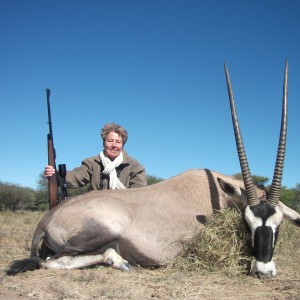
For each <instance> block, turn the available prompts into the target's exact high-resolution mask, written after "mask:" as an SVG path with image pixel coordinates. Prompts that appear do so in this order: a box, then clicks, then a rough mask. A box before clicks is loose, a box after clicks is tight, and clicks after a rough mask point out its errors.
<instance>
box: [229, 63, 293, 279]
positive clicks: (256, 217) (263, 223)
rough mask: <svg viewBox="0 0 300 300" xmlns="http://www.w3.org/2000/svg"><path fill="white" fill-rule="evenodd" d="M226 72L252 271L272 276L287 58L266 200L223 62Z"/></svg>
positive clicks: (278, 215)
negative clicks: (255, 179) (249, 157)
mask: <svg viewBox="0 0 300 300" xmlns="http://www.w3.org/2000/svg"><path fill="white" fill-rule="evenodd" d="M225 73H226V81H227V88H228V95H229V100H230V108H231V116H232V123H233V128H234V134H235V140H236V147H237V152H238V156H239V161H240V166H241V171H242V175H243V180H244V185H245V190H246V194H247V206H246V207H245V211H244V217H245V220H246V222H247V224H248V226H249V227H250V230H251V246H252V249H253V256H254V261H253V264H252V268H251V274H253V275H257V276H275V275H276V269H275V265H274V263H273V260H272V257H273V253H274V248H275V244H276V240H277V237H278V233H279V226H280V224H281V222H282V220H283V211H282V208H281V207H280V204H279V197H280V190H281V182H282V173H283V165H284V158H285V149H286V133H287V102H288V62H287V61H286V64H285V72H284V83H283V100H282V116H281V129H280V138H279V146H278V151H277V159H276V165H275V171H274V175H273V180H272V184H271V188H270V191H269V193H268V194H267V199H266V200H265V201H261V200H259V198H258V196H257V190H256V188H255V184H254V182H253V180H252V177H251V173H250V169H249V166H248V161H247V157H246V152H245V149H244V145H243V139H242V135H241V131H240V126H239V122H238V118H237V113H236V108H235V103H234V97H233V91H232V86H231V81H230V77H229V73H228V69H227V66H226V64H225Z"/></svg>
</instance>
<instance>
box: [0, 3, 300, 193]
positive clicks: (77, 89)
mask: <svg viewBox="0 0 300 300" xmlns="http://www.w3.org/2000/svg"><path fill="white" fill-rule="evenodd" d="M299 15H300V2H299V1H298V0H287V1H278V0H259V1H256V0H252V1H241V0H227V1H223V0H207V1H205V0H197V1H196V0H181V1H178V0H139V1H138V0H110V1H101V0H98V1H96V0H88V1H76V0H72V1H70V0H68V1H63V0H59V1H58V0H51V1H46V0H43V1H38V0H36V1H32V0H27V1H21V0H19V1H17V0H9V1H8V0H7V1H4V0H0V38H1V47H0V62H1V67H0V82H1V83H0V86H1V88H0V100H1V112H0V114H1V118H0V136H1V147H0V166H1V167H0V181H4V182H11V183H16V184H20V185H22V186H28V187H32V188H36V182H37V179H38V175H39V174H40V172H42V171H43V169H44V166H45V165H46V163H47V139H46V136H47V133H48V124H47V106H46V94H45V89H46V88H50V89H51V109H52V122H53V134H54V145H55V148H56V152H57V164H59V163H66V165H67V168H68V169H72V168H74V167H76V166H79V165H80V164H81V161H82V160H83V159H84V158H86V157H90V156H92V155H95V154H97V153H99V152H100V151H101V150H102V141H101V140H100V135H99V132H100V129H101V128H102V126H103V125H104V124H105V123H108V122H116V123H119V124H121V125H123V126H124V127H125V128H126V129H127V130H128V132H129V140H128V142H127V144H126V146H125V149H126V150H127V152H128V153H129V154H130V155H131V156H133V157H135V158H136V159H138V160H139V161H140V162H141V163H142V164H143V165H144V166H145V168H146V170H147V173H148V174H149V175H154V176H158V177H161V178H169V177H171V176H175V175H177V174H179V173H182V172H184V171H186V170H188V169H198V168H208V169H211V170H215V171H219V172H221V173H224V174H228V175H231V174H234V173H239V172H240V167H239V162H238V158H237V153H236V148H235V142H234V136H233V130H232V124H231V117H230V111H229V103H228V94H227V89H226V82H225V75H224V62H226V64H227V66H228V68H229V72H230V76H231V81H232V85H233V91H234V96H235V101H236V106H237V112H238V116H239V121H240V126H241V130H242V134H243V139H244V143H245V147H246V152H247V155H248V161H249V164H250V169H251V172H252V174H256V175H262V176H267V177H269V178H272V176H273V170H274V164H275V159H276V151H277V144H278V137H279V128H280V117H281V116H280V114H281V101H282V83H283V72H284V63H285V59H286V58H288V60H289V125H288V141H287V152H286V161H285V167H284V174H283V185H285V186H287V187H295V185H296V184H297V183H300V175H299V167H300V160H299V151H300V143H299V142H300V140H299V128H300V117H299V116H300V55H299V53H300V41H299V39H300V18H299Z"/></svg>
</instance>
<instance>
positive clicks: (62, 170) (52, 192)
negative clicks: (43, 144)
mask: <svg viewBox="0 0 300 300" xmlns="http://www.w3.org/2000/svg"><path fill="white" fill-rule="evenodd" d="M50 94H51V91H50V89H46V95H47V108H48V124H49V133H48V134H47V144H48V165H50V166H52V167H53V168H54V169H55V176H51V177H48V194H49V209H52V208H54V207H55V206H56V205H57V204H58V202H59V201H60V200H63V199H65V198H67V184H66V180H65V177H66V165H65V164H61V165H59V166H58V168H59V176H58V175H57V171H56V162H55V160H56V151H55V148H54V143H53V132H52V121H51V109H50ZM58 186H60V193H58Z"/></svg>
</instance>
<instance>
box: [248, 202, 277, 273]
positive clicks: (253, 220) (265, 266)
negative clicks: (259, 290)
mask: <svg viewBox="0 0 300 300" xmlns="http://www.w3.org/2000/svg"><path fill="white" fill-rule="evenodd" d="M244 216H245V220H246V222H247V224H248V225H249V227H250V230H251V246H252V248H253V256H254V262H253V265H252V268H251V274H252V275H258V276H261V275H262V276H275V275H276V269H275V265H274V263H273V261H272V257H273V252H274V248H275V244H276V240H277V237H278V233H279V226H280V224H281V222H282V220H283V213H282V210H281V209H280V207H279V206H275V207H274V206H272V205H270V204H269V203H268V202H266V201H262V202H260V204H258V205H255V206H249V205H247V206H246V208H245V213H244Z"/></svg>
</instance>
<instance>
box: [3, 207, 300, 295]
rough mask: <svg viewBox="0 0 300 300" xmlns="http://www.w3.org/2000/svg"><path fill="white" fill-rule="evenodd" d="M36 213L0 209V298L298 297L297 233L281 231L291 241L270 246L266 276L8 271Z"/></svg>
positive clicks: (23, 248)
mask: <svg viewBox="0 0 300 300" xmlns="http://www.w3.org/2000/svg"><path fill="white" fill-rule="evenodd" d="M39 218H40V215H32V214H30V215H28V214H27V213H26V214H25V215H9V216H7V215H3V214H2V213H0V257H1V262H0V299H5V300H6V299H10V300H11V299H20V300H21V299H22V300H23V299H32V300H33V299H43V300H48V299H49V300H50V299H51V300H54V299H59V300H64V299H80V300H81V299H82V300H84V299H139V300H140V299H141V300H143V299H153V300H157V299H159V300H161V299H165V300H169V299H172V300H173V299H178V300H179V299H180V300H184V299H186V300H194V299H195V300H196V299H197V300H199V299H204V300H206V299H274V300H275V299H276V300H277V299H278V300H279V299H300V272H299V267H298V266H299V262H300V247H299V240H300V238H299V239H298V238H291V237H294V236H291V237H288V236H286V238H287V240H289V241H291V244H290V245H289V244H288V245H284V246H285V250H284V251H285V252H284V251H280V253H279V254H276V252H275V256H274V261H275V264H276V267H277V272H278V273H277V276H276V277H275V278H269V279H267V278H264V279H261V278H257V277H251V276H249V275H246V274H236V275H232V274H225V273H221V272H220V273H216V272H215V273H206V274H205V273H203V272H200V271H193V272H187V271H182V270H179V269H176V268H158V269H154V270H149V269H142V268H133V270H132V271H130V272H122V271H119V270H115V269H112V268H110V267H105V266H98V267H94V268H90V269H82V270H47V269H40V270H35V271H30V272H27V273H22V274H19V275H17V276H7V275H6V273H5V270H6V269H7V267H8V265H9V264H10V263H11V262H12V261H13V260H15V259H21V258H25V257H28V255H29V250H30V243H31V236H32V232H33V229H34V228H35V225H36V223H37V220H38V219H39ZM296 230H297V232H299V233H300V230H299V229H297V228H296ZM297 234H298V233H297ZM298 236H300V235H298Z"/></svg>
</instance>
